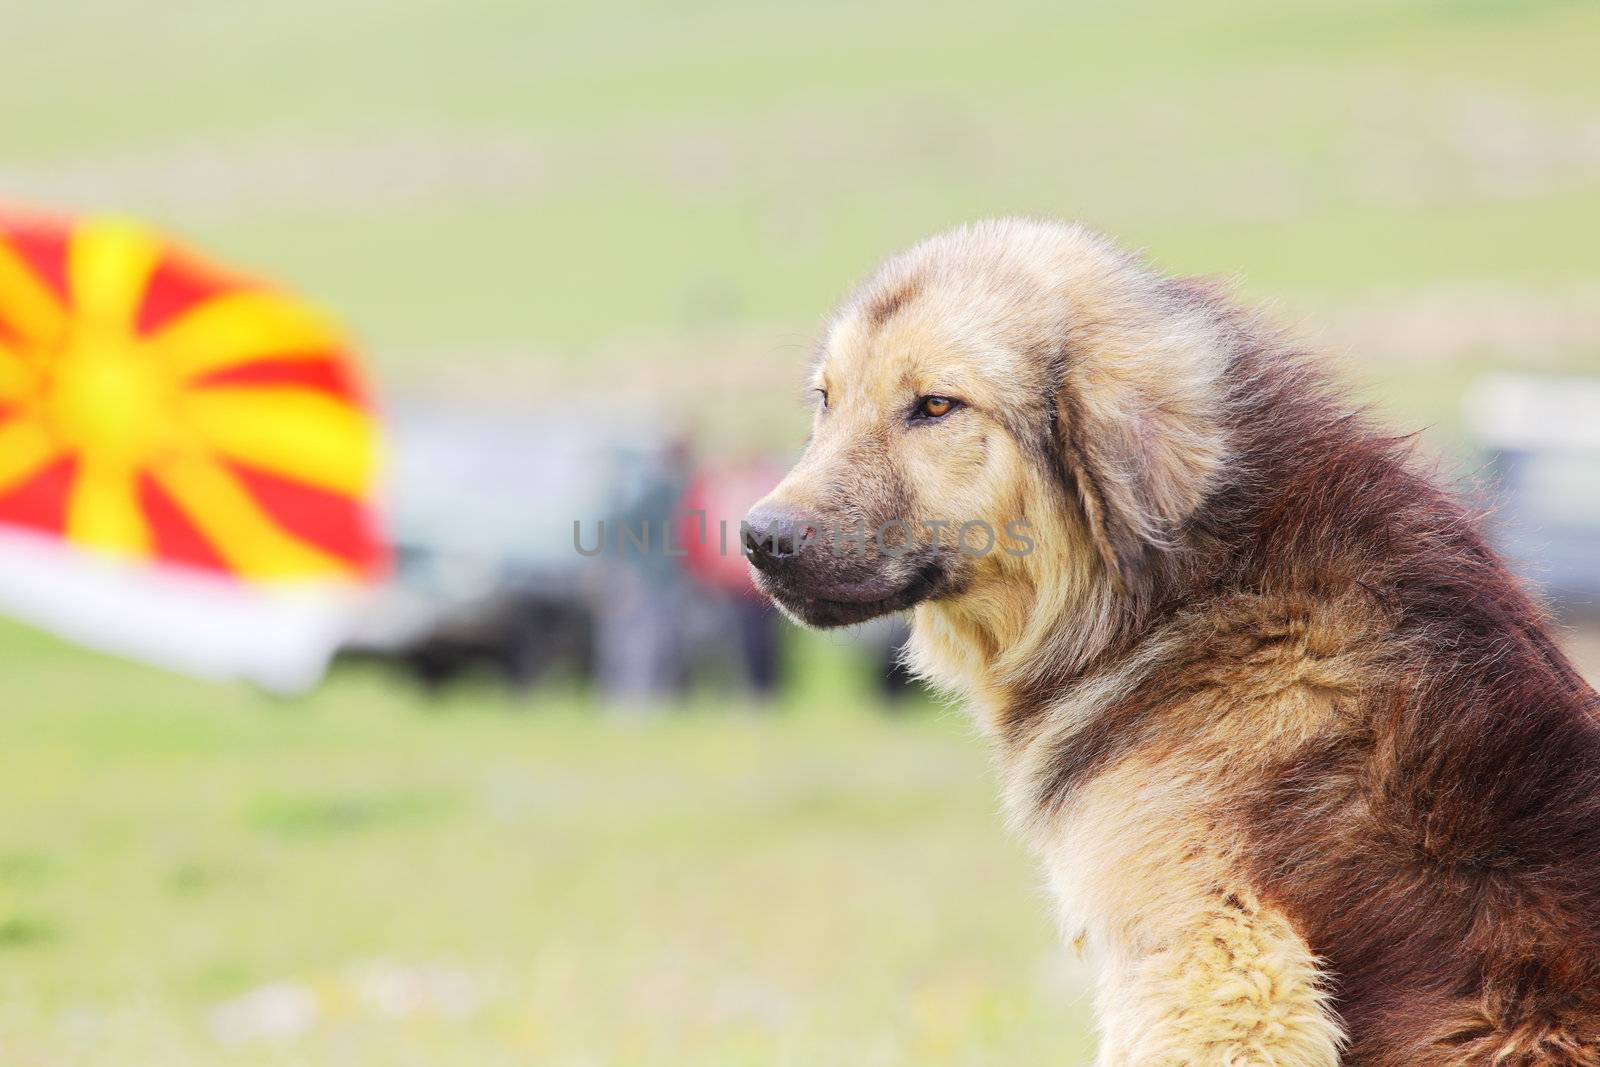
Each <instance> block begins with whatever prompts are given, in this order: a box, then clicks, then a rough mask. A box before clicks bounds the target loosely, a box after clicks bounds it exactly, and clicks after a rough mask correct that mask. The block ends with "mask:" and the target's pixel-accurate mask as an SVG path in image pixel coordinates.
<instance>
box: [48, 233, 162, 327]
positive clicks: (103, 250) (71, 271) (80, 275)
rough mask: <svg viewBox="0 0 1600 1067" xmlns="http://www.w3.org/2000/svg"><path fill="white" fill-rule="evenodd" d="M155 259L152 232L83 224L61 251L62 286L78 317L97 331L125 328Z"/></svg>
mask: <svg viewBox="0 0 1600 1067" xmlns="http://www.w3.org/2000/svg"><path fill="white" fill-rule="evenodd" d="M160 257H161V244H160V242H159V241H158V240H157V239H156V236H155V234H153V233H151V232H150V231H149V230H147V229H146V228H145V227H143V226H141V225H139V224H138V223H136V222H131V221H128V220H125V219H115V218H102V219H91V220H89V221H88V222H85V223H83V224H82V225H81V226H79V227H78V228H77V229H76V230H74V231H73V234H72V243H71V244H70V245H69V246H68V249H67V287H68V291H69V292H70V293H71V294H72V304H73V307H74V309H75V310H76V311H77V314H78V317H79V318H80V319H82V320H84V321H86V322H88V323H92V324H94V325H95V326H97V327H109V328H112V329H116V330H118V331H119V332H121V331H124V330H128V329H129V327H130V326H131V325H132V323H133V319H134V316H135V315H136V314H137V313H138V311H139V304H140V302H141V301H142V300H143V299H144V291H145V287H146V286H147V285H148V284H149V282H150V272H151V271H152V270H154V269H155V265H156V260H158V259H159V258H160Z"/></svg>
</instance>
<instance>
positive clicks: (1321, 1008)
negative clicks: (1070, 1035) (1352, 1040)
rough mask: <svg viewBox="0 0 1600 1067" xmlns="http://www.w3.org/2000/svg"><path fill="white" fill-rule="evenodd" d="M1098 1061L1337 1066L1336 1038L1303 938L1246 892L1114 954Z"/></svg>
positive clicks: (1120, 1066) (1202, 1066)
mask: <svg viewBox="0 0 1600 1067" xmlns="http://www.w3.org/2000/svg"><path fill="white" fill-rule="evenodd" d="M1099 1014H1100V1020H1101V1028H1102V1032H1103V1047H1102V1050H1101V1054H1100V1060H1099V1064H1100V1067H1336V1065H1337V1064H1338V1062H1339V1047H1340V1044H1341V1042H1342V1040H1343V1037H1342V1034H1341V1032H1340V1027H1339V1023H1338V1021H1337V1017H1336V1016H1335V1015H1334V1013H1333V1011H1332V1009H1331V1008H1330V1006H1329V1004H1328V995H1327V992H1326V989H1325V987H1324V983H1323V982H1322V979H1321V976H1320V975H1319V973H1318V970H1317V966H1316V960H1315V958H1314V957H1313V956H1312V955H1311V952H1310V950H1309V949H1308V948H1307V947H1306V943H1305V941H1304V940H1303V939H1302V938H1301V937H1300V935H1299V934H1298V933H1296V932H1295V930H1294V929H1293V927H1291V926H1290V925H1289V923H1288V922H1287V921H1286V920H1285V919H1284V917H1283V916H1282V915H1280V914H1279V913H1277V912H1275V911H1273V910H1272V909H1270V908H1266V907H1264V906H1262V905H1261V904H1260V903H1259V902H1257V901H1256V899H1255V898H1254V897H1253V896H1252V895H1251V894H1249V893H1247V892H1244V891H1239V892H1232V893H1225V894H1222V895H1220V896H1219V897H1218V898H1217V899H1216V900H1215V901H1214V902H1213V903H1212V904H1211V905H1210V906H1208V907H1206V908H1204V909H1203V910H1202V911H1201V912H1200V913H1199V914H1198V915H1196V916H1195V917H1194V919H1193V920H1191V921H1189V922H1186V923H1184V924H1182V926H1181V927H1180V928H1179V930H1178V931H1177V932H1176V935H1175V936H1174V937H1173V938H1172V939H1171V940H1170V942H1169V943H1167V944H1164V945H1163V946H1162V947H1161V948H1160V949H1159V950H1157V951H1154V952H1151V953H1149V954H1147V955H1144V956H1142V957H1140V958H1135V959H1127V960H1122V961H1112V962H1111V963H1110V965H1109V966H1108V968H1107V971H1106V974H1105V975H1104V978H1103V981H1102V986H1101V990H1100V1013H1099Z"/></svg>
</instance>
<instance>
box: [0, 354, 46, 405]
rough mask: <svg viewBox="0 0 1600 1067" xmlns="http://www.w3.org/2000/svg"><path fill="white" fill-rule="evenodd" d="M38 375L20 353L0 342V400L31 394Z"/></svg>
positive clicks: (37, 381)
mask: <svg viewBox="0 0 1600 1067" xmlns="http://www.w3.org/2000/svg"><path fill="white" fill-rule="evenodd" d="M38 385H39V376H38V374H36V373H35V372H34V369H33V364H31V363H29V362H28V360H27V359H26V358H25V357H24V356H23V355H22V353H20V352H17V351H15V350H14V349H11V348H8V347H7V346H6V345H5V344H4V343H0V401H17V400H21V399H22V398H23V397H27V396H32V395H33V393H34V390H35V389H37V388H38Z"/></svg>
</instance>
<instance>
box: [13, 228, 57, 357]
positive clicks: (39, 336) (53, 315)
mask: <svg viewBox="0 0 1600 1067" xmlns="http://www.w3.org/2000/svg"><path fill="white" fill-rule="evenodd" d="M0 319H4V320H5V321H6V322H7V323H9V324H10V325H11V327H12V329H13V330H15V331H16V333H17V334H19V335H20V336H21V337H22V339H23V340H25V341H28V342H31V343H32V344H36V345H42V346H50V345H54V344H55V343H56V342H57V341H59V340H60V339H61V335H62V333H63V332H64V331H65V330H66V328H67V313H66V310H65V309H64V308H62V306H61V302H60V301H59V300H58V299H57V298H56V295H55V294H54V293H52V292H51V291H50V289H49V287H48V286H46V285H45V284H44V282H42V281H40V280H39V277H38V275H36V274H34V272H33V268H32V267H29V266H28V264H27V261H26V260H24V259H23V258H22V257H21V256H20V255H18V254H17V252H16V250H15V249H13V248H12V247H11V246H10V245H9V244H8V243H7V242H6V240H5V238H4V237H0Z"/></svg>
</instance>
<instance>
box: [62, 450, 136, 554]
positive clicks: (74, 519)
mask: <svg viewBox="0 0 1600 1067" xmlns="http://www.w3.org/2000/svg"><path fill="white" fill-rule="evenodd" d="M66 535H67V539H68V540H70V541H73V542H75V543H77V544H80V545H83V546H84V547H85V548H94V549H99V550H100V551H102V552H110V553H114V554H116V555H119V556H135V557H143V556H148V555H149V554H150V523H149V522H148V521H147V520H146V519H145V516H144V510H143V509H142V508H141V507H140V506H139V483H138V472H137V471H136V470H135V469H134V468H132V467H129V466H128V465H126V464H123V463H108V462H106V461H105V460H103V459H102V458H100V457H98V456H97V455H96V454H95V453H92V452H85V453H83V454H82V455H81V456H80V458H79V461H78V471H77V475H76V477H75V478H74V479H73V481H72V493H71V495H70V496H68V498H67V521H66Z"/></svg>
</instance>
